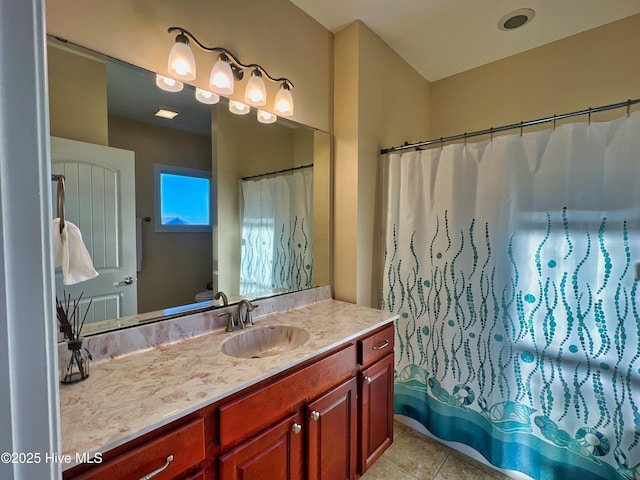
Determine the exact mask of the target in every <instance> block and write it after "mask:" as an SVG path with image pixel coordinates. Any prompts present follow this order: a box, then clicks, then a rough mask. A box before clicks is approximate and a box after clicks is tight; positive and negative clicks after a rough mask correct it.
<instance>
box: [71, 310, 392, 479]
mask: <svg viewBox="0 0 640 480" xmlns="http://www.w3.org/2000/svg"><path fill="white" fill-rule="evenodd" d="M395 318H396V317H395V316H393V315H391V314H389V313H388V312H381V311H378V310H374V309H370V308H366V307H359V306H356V305H352V304H347V303H343V302H338V301H334V300H325V301H321V302H318V303H314V304H312V305H309V306H305V307H302V308H298V309H294V310H290V311H286V312H282V313H274V314H271V315H267V316H264V317H261V318H258V319H257V320H256V322H255V326H254V327H250V328H249V329H246V330H240V331H237V332H234V333H226V332H224V328H219V329H216V330H214V331H212V332H210V333H206V334H204V335H200V336H197V337H194V338H190V339H187V340H183V341H180V342H175V343H172V344H168V345H159V346H157V347H156V348H153V349H151V350H147V351H144V352H140V353H135V354H133V355H129V356H125V357H121V358H116V359H114V360H108V361H105V362H102V363H99V364H97V365H96V366H95V367H94V368H93V369H92V372H91V377H90V378H89V379H87V380H86V381H85V382H83V383H80V384H77V385H73V386H70V387H69V388H62V389H61V423H62V432H63V436H62V438H63V452H62V453H63V454H67V455H70V456H72V457H74V458H75V456H76V453H79V454H81V455H80V457H79V458H80V459H82V454H86V455H85V457H86V458H88V459H89V460H91V459H94V460H98V461H99V463H98V462H95V463H86V462H85V463H81V462H77V463H78V464H77V465H75V466H72V465H69V467H70V468H68V469H66V470H65V471H64V479H66V480H71V479H109V480H111V479H119V480H129V479H134V480H138V479H141V478H145V479H150V478H154V479H157V480H160V479H180V480H183V479H184V480H196V479H198V480H213V479H219V480H240V479H242V480H252V479H269V480H277V479H291V480H302V479H308V480H316V479H325V480H335V479H356V478H359V476H360V475H361V474H363V473H364V472H365V471H366V470H367V469H368V468H369V467H370V466H371V464H372V463H373V462H375V460H376V459H377V458H378V457H379V456H380V455H381V454H382V452H384V450H386V448H388V447H389V445H391V443H392V441H393V381H394V370H393V369H394V360H393V347H394V327H393V323H392V322H393V320H394V319H395ZM289 326H295V327H297V328H299V329H303V330H304V331H306V332H308V336H309V337H308V339H307V340H306V341H304V343H303V344H302V345H299V346H296V347H295V348H293V349H292V350H291V351H283V352H282V353H279V354H277V355H270V356H263V357H261V358H239V357H236V356H231V355H229V354H224V353H222V351H229V349H228V345H229V343H230V342H233V343H235V344H239V343H241V342H238V341H237V339H233V337H238V336H242V335H247V334H249V335H250V336H255V335H256V333H249V332H252V331H253V332H258V333H260V332H259V329H272V330H274V331H275V330H277V329H283V328H284V329H286V328H288V327H289ZM245 338H250V337H249V336H246V337H245ZM225 341H227V342H228V343H227V347H224V344H225ZM249 343H250V342H249ZM236 348H237V347H236ZM234 354H235V353H234ZM238 354H239V355H241V354H242V351H240V352H239V353H238ZM247 354H248V355H251V352H249V353H247ZM255 356H257V355H255ZM96 453H99V455H97V456H95V454H96ZM154 472H157V473H156V475H155V476H153V477H151V476H149V475H150V474H152V473H154Z"/></svg>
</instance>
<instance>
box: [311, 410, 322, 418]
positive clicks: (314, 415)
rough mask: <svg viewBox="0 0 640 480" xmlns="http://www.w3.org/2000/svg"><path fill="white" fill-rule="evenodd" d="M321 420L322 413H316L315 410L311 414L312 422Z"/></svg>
mask: <svg viewBox="0 0 640 480" xmlns="http://www.w3.org/2000/svg"><path fill="white" fill-rule="evenodd" d="M319 418H320V413H319V412H316V411H315V410H314V411H313V412H311V420H316V421H317V420H318V419H319Z"/></svg>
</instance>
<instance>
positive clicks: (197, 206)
mask: <svg viewBox="0 0 640 480" xmlns="http://www.w3.org/2000/svg"><path fill="white" fill-rule="evenodd" d="M155 186H156V205H155V209H156V216H155V218H156V232H194V231H207V230H210V229H211V172H209V171H207V170H198V169H194V168H185V167H176V166H171V165H160V164H156V165H155Z"/></svg>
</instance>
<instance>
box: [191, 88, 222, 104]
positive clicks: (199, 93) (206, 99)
mask: <svg viewBox="0 0 640 480" xmlns="http://www.w3.org/2000/svg"><path fill="white" fill-rule="evenodd" d="M196 100H198V101H199V102H202V103H206V104H207V105H213V104H214V103H218V102H219V101H220V97H219V96H218V95H216V94H215V93H213V92H210V91H208V90H203V89H202V88H199V87H196Z"/></svg>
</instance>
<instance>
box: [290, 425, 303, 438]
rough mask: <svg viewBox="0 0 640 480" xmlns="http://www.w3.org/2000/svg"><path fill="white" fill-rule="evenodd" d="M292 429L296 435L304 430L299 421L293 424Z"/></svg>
mask: <svg viewBox="0 0 640 480" xmlns="http://www.w3.org/2000/svg"><path fill="white" fill-rule="evenodd" d="M291 431H292V432H293V433H295V434H296V435H298V434H299V433H300V432H301V431H302V426H301V425H300V424H298V423H294V424H293V426H292V427H291Z"/></svg>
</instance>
